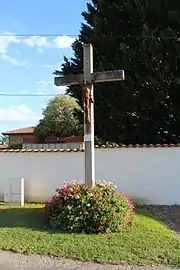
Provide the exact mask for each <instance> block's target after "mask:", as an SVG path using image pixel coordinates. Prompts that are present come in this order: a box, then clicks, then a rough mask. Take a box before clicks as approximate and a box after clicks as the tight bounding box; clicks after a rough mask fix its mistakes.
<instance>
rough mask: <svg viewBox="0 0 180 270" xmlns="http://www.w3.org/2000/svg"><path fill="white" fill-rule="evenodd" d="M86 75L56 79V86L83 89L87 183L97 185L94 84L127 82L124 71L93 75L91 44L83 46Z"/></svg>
mask: <svg viewBox="0 0 180 270" xmlns="http://www.w3.org/2000/svg"><path fill="white" fill-rule="evenodd" d="M83 68H84V73H83V74H78V75H69V76H62V77H60V76H59V77H55V78H54V84H55V85H56V86H65V85H69V86H70V85H77V84H80V85H81V87H82V99H83V107H84V141H85V183H86V184H88V185H92V186H93V185H94V184H95V158H94V98H93V96H94V95H93V93H94V89H93V83H101V82H110V81H121V80H125V75H124V70H114V71H106V72H96V73H95V72H94V73H93V47H92V45H91V44H88V45H83Z"/></svg>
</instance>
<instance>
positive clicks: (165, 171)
mask: <svg viewBox="0 0 180 270" xmlns="http://www.w3.org/2000/svg"><path fill="white" fill-rule="evenodd" d="M95 158H96V179H101V180H107V181H112V182H114V183H115V184H116V185H117V187H118V189H119V190H120V191H122V192H125V193H127V194H128V195H130V196H131V197H132V198H133V199H135V200H137V202H139V203H146V204H175V203H176V204H180V166H179V165H180V147H170V148H160V147H159V148H115V149H111V148H105V149H96V150H95ZM19 177H24V179H25V199H26V201H31V202H34V201H44V200H46V199H47V198H48V197H49V196H50V195H51V194H52V193H53V192H54V191H55V189H56V188H57V187H58V186H61V185H62V184H63V182H64V181H68V180H84V153H83V152H69V153H67V152H63V153H61V152H57V153H56V152H55V153H53V152H42V153H41V152H37V153H21V152H20V153H9V152H7V153H4V152H0V200H3V193H4V189H5V185H6V184H7V182H8V181H9V180H10V179H17V178H19Z"/></svg>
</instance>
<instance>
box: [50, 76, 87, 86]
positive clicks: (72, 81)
mask: <svg viewBox="0 0 180 270" xmlns="http://www.w3.org/2000/svg"><path fill="white" fill-rule="evenodd" d="M83 78H84V75H83V74H77V75H76V74H75V75H69V76H62V77H55V78H54V84H55V85H56V86H66V85H77V84H79V83H80V82H82V81H83Z"/></svg>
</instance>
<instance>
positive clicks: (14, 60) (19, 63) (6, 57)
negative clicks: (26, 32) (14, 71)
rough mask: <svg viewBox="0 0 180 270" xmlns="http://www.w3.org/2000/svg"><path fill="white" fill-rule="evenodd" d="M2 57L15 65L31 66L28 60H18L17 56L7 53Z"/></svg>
mask: <svg viewBox="0 0 180 270" xmlns="http://www.w3.org/2000/svg"><path fill="white" fill-rule="evenodd" d="M1 59H2V60H5V61H8V62H9V63H11V64H12V65H13V66H21V67H28V66H29V63H28V62H27V61H20V60H17V59H16V58H14V57H11V56H9V55H7V54H3V55H2V56H1Z"/></svg>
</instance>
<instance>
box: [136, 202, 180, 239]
mask: <svg viewBox="0 0 180 270" xmlns="http://www.w3.org/2000/svg"><path fill="white" fill-rule="evenodd" d="M136 212H137V213H138V214H140V215H143V216H147V217H150V218H152V219H154V220H157V221H159V222H161V223H162V224H165V225H166V226H167V227H168V228H169V229H171V230H172V231H174V232H176V233H178V234H179V233H180V205H143V206H142V205H137V206H136Z"/></svg>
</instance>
